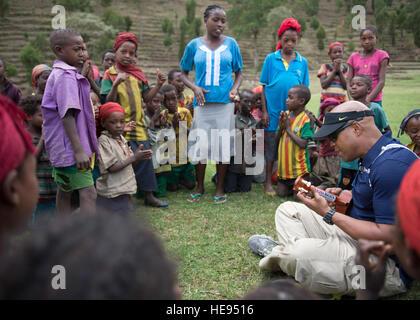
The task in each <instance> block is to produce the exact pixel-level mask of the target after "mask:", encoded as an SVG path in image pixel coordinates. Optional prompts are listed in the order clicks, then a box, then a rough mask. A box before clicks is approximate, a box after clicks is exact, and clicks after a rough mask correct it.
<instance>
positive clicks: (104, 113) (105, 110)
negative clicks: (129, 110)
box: [99, 102, 125, 122]
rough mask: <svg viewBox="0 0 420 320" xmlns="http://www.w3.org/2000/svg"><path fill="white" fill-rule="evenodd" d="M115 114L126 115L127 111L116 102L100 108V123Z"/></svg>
mask: <svg viewBox="0 0 420 320" xmlns="http://www.w3.org/2000/svg"><path fill="white" fill-rule="evenodd" d="M113 112H121V113H124V114H125V111H124V109H123V107H121V105H120V104H118V103H116V102H107V103H105V104H103V105H102V106H101V107H100V108H99V121H100V122H102V121H103V120H105V119H106V118H107V117H108V116H109V115H110V114H111V113H113Z"/></svg>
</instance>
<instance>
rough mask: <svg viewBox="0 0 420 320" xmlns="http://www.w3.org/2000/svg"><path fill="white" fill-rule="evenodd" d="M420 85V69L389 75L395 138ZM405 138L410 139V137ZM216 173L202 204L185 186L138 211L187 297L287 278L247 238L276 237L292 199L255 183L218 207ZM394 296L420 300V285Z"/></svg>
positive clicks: (240, 291) (388, 104)
mask: <svg viewBox="0 0 420 320" xmlns="http://www.w3.org/2000/svg"><path fill="white" fill-rule="evenodd" d="M402 77H404V79H405V80H404V79H401V78H402ZM419 85H420V71H416V72H409V73H404V74H391V75H389V77H388V78H387V83H386V88H385V93H384V97H385V98H384V109H385V111H386V114H387V116H388V120H389V122H390V124H391V127H392V129H393V132H394V136H396V134H397V131H398V130H397V128H398V126H399V124H400V122H401V119H402V118H403V117H404V115H405V114H406V113H407V112H408V111H409V110H411V109H413V108H415V107H417V108H418V107H419V105H418V101H420V92H419V90H418V86H419ZM311 91H312V92H313V97H312V100H311V101H310V103H309V105H308V108H309V109H310V110H312V111H316V108H318V105H319V103H318V101H319V98H320V94H319V92H320V85H319V81H318V79H317V78H312V79H311ZM402 141H403V142H404V143H407V142H408V139H407V136H406V135H404V136H403V139H402ZM214 172H215V166H214V165H209V166H208V167H207V171H206V180H205V181H206V193H205V195H204V197H203V198H202V199H201V201H200V202H198V203H194V204H191V203H189V202H187V200H186V199H187V197H188V195H189V191H188V190H186V189H182V190H180V191H178V192H176V193H169V192H168V193H167V197H166V198H165V200H167V201H168V202H169V204H170V205H169V207H168V208H164V209H157V208H149V207H147V208H146V207H144V206H143V205H142V204H141V202H138V209H137V214H139V215H145V216H146V218H147V220H148V221H149V223H150V225H151V226H152V228H153V229H154V230H155V231H156V233H157V234H158V235H159V236H160V237H161V239H162V241H163V243H164V245H165V247H166V250H167V252H168V254H169V255H170V256H171V257H172V258H173V260H174V261H175V262H176V264H177V267H178V280H179V285H180V287H181V289H182V291H183V298H184V299H238V298H241V297H242V296H243V295H245V294H246V293H247V292H249V290H251V289H252V288H254V287H256V286H258V285H260V284H261V283H262V282H265V281H268V280H270V279H275V278H278V277H284V274H280V273H279V274H277V273H263V272H260V271H259V269H258V262H259V260H260V258H259V257H258V256H256V255H254V254H253V253H252V252H251V250H250V249H249V247H248V238H249V237H250V236H251V235H253V234H261V233H265V234H267V235H269V236H272V237H274V238H275V237H276V232H275V226H274V214H275V211H276V208H277V207H278V206H279V205H280V204H281V203H282V202H284V201H286V200H288V199H284V198H279V197H269V196H266V195H265V194H264V192H263V188H262V185H259V184H253V186H252V191H251V192H249V193H244V194H230V195H229V196H228V202H227V203H225V204H221V205H214V204H213V202H212V197H213V195H214V193H215V186H214V184H213V183H212V182H211V180H210V178H211V176H212V174H213V173H214ZM394 298H397V299H420V285H419V284H418V283H417V284H416V285H414V286H413V288H412V289H410V291H409V292H408V293H406V294H404V295H400V296H398V297H394Z"/></svg>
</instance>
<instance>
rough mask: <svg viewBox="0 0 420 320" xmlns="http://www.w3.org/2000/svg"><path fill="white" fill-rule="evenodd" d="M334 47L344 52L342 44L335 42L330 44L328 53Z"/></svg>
mask: <svg viewBox="0 0 420 320" xmlns="http://www.w3.org/2000/svg"><path fill="white" fill-rule="evenodd" d="M334 47H341V48H343V50H344V44H342V43H341V42H338V41H336V42H333V43H331V44H330V47H329V49H328V52H331V50H332V48H334Z"/></svg>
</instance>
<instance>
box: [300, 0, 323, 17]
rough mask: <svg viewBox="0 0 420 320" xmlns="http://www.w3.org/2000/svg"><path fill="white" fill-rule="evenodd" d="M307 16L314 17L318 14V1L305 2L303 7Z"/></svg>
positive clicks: (309, 0)
mask: <svg viewBox="0 0 420 320" xmlns="http://www.w3.org/2000/svg"><path fill="white" fill-rule="evenodd" d="M303 9H304V10H305V12H306V14H307V15H308V16H315V15H317V14H318V12H319V0H305V5H304V7H303Z"/></svg>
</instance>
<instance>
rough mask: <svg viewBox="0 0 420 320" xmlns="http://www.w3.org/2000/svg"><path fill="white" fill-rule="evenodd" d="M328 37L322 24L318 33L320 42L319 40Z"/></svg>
mask: <svg viewBox="0 0 420 320" xmlns="http://www.w3.org/2000/svg"><path fill="white" fill-rule="evenodd" d="M326 36H327V34H326V33H325V29H324V27H323V25H322V24H321V25H320V26H319V28H318V30H317V32H316V37H317V39H318V40H319V39H325V37H326Z"/></svg>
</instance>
